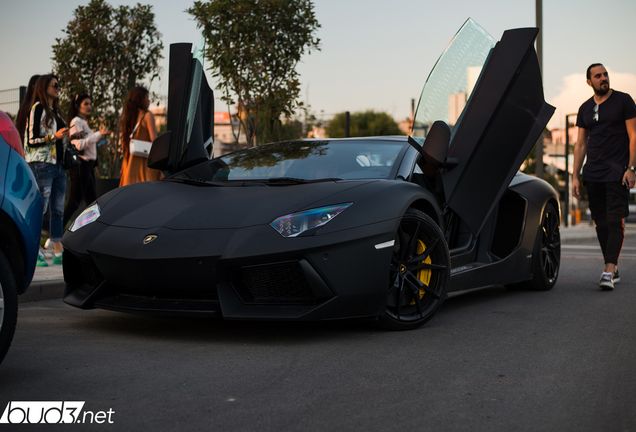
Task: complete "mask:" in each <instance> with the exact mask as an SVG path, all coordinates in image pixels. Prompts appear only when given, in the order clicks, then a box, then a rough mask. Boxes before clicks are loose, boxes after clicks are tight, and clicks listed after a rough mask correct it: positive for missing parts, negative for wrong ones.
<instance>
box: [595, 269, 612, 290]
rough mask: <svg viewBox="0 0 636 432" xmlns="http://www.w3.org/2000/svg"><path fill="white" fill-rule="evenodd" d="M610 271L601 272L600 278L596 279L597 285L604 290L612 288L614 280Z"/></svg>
mask: <svg viewBox="0 0 636 432" xmlns="http://www.w3.org/2000/svg"><path fill="white" fill-rule="evenodd" d="M612 276H613V275H612V274H611V273H605V272H603V273H602V274H601V280H599V281H598V286H599V287H601V289H604V290H613V289H614V280H613V278H612Z"/></svg>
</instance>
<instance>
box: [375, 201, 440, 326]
mask: <svg viewBox="0 0 636 432" xmlns="http://www.w3.org/2000/svg"><path fill="white" fill-rule="evenodd" d="M449 280H450V256H449V254H448V247H447V245H446V241H445V239H444V235H443V234H442V231H441V230H440V229H439V227H438V226H437V224H436V223H435V222H434V221H433V219H431V218H430V217H429V216H428V215H426V214H425V213H423V212H421V211H419V210H415V209H408V210H407V211H406V213H405V215H404V217H403V218H402V221H401V222H400V226H399V228H398V231H397V235H396V238H395V245H394V249H393V257H392V260H391V270H390V280H389V288H388V295H387V305H386V311H385V313H384V315H382V316H381V317H380V319H379V324H380V325H381V326H382V327H384V328H388V329H391V330H411V329H415V328H418V327H420V326H421V325H422V324H424V323H425V322H427V321H428V320H430V319H431V318H432V317H433V315H434V314H435V311H437V309H438V308H439V307H440V306H441V305H442V303H443V302H444V299H445V297H446V291H447V289H448V283H449Z"/></svg>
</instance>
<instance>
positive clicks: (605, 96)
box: [572, 63, 636, 290]
mask: <svg viewBox="0 0 636 432" xmlns="http://www.w3.org/2000/svg"><path fill="white" fill-rule="evenodd" d="M587 84H588V85H589V86H590V87H592V89H593V90H594V96H592V97H591V98H590V99H588V100H587V101H585V102H584V103H583V105H581V107H580V108H579V112H578V115H577V118H576V125H577V126H578V128H579V135H578V139H577V141H576V145H575V147H574V166H573V170H574V171H573V179H572V195H574V196H575V197H576V198H579V199H580V198H581V195H580V183H579V172H580V171H581V166H582V165H583V159H584V158H585V156H587V161H586V162H585V167H584V168H583V185H584V186H585V188H586V189H587V196H588V200H589V204H590V212H591V213H592V219H594V222H595V223H596V235H597V237H598V241H599V244H600V245H601V250H602V252H603V258H604V259H605V268H604V269H603V273H601V279H600V281H599V286H600V287H601V288H602V289H604V290H611V289H614V283H615V282H618V281H619V280H620V276H619V274H618V269H617V268H616V266H617V265H618V257H619V255H620V253H621V249H622V247H623V240H624V238H625V231H624V226H623V218H625V217H627V215H628V214H629V206H628V203H627V201H628V199H629V189H630V188H632V187H634V184H635V183H636V105H635V104H634V100H633V99H632V98H631V96H630V95H628V94H627V93H622V92H619V91H616V90H612V89H611V88H610V86H609V75H608V73H607V70H606V69H605V67H604V66H603V65H602V64H600V63H595V64H593V65H591V66H590V67H588V68H587Z"/></svg>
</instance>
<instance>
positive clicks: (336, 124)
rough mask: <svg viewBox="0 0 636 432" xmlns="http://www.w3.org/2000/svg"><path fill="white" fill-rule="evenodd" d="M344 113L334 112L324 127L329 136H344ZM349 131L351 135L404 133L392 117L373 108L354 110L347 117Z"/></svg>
mask: <svg viewBox="0 0 636 432" xmlns="http://www.w3.org/2000/svg"><path fill="white" fill-rule="evenodd" d="M345 123H346V113H339V114H336V115H335V116H334V117H333V119H331V121H330V122H329V125H327V127H326V128H325V132H326V133H327V136H329V137H331V138H343V137H345ZM349 132H350V136H352V137H365V136H386V135H404V132H402V131H401V130H400V128H399V127H398V124H397V123H396V121H395V120H393V117H391V116H390V115H389V114H387V113H384V112H375V111H373V110H368V111H361V112H354V113H352V114H351V115H350V118H349Z"/></svg>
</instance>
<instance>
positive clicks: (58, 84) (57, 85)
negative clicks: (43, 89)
mask: <svg viewBox="0 0 636 432" xmlns="http://www.w3.org/2000/svg"><path fill="white" fill-rule="evenodd" d="M49 87H53V88H54V89H55V90H59V89H60V83H55V84H51V85H50V86H49Z"/></svg>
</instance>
